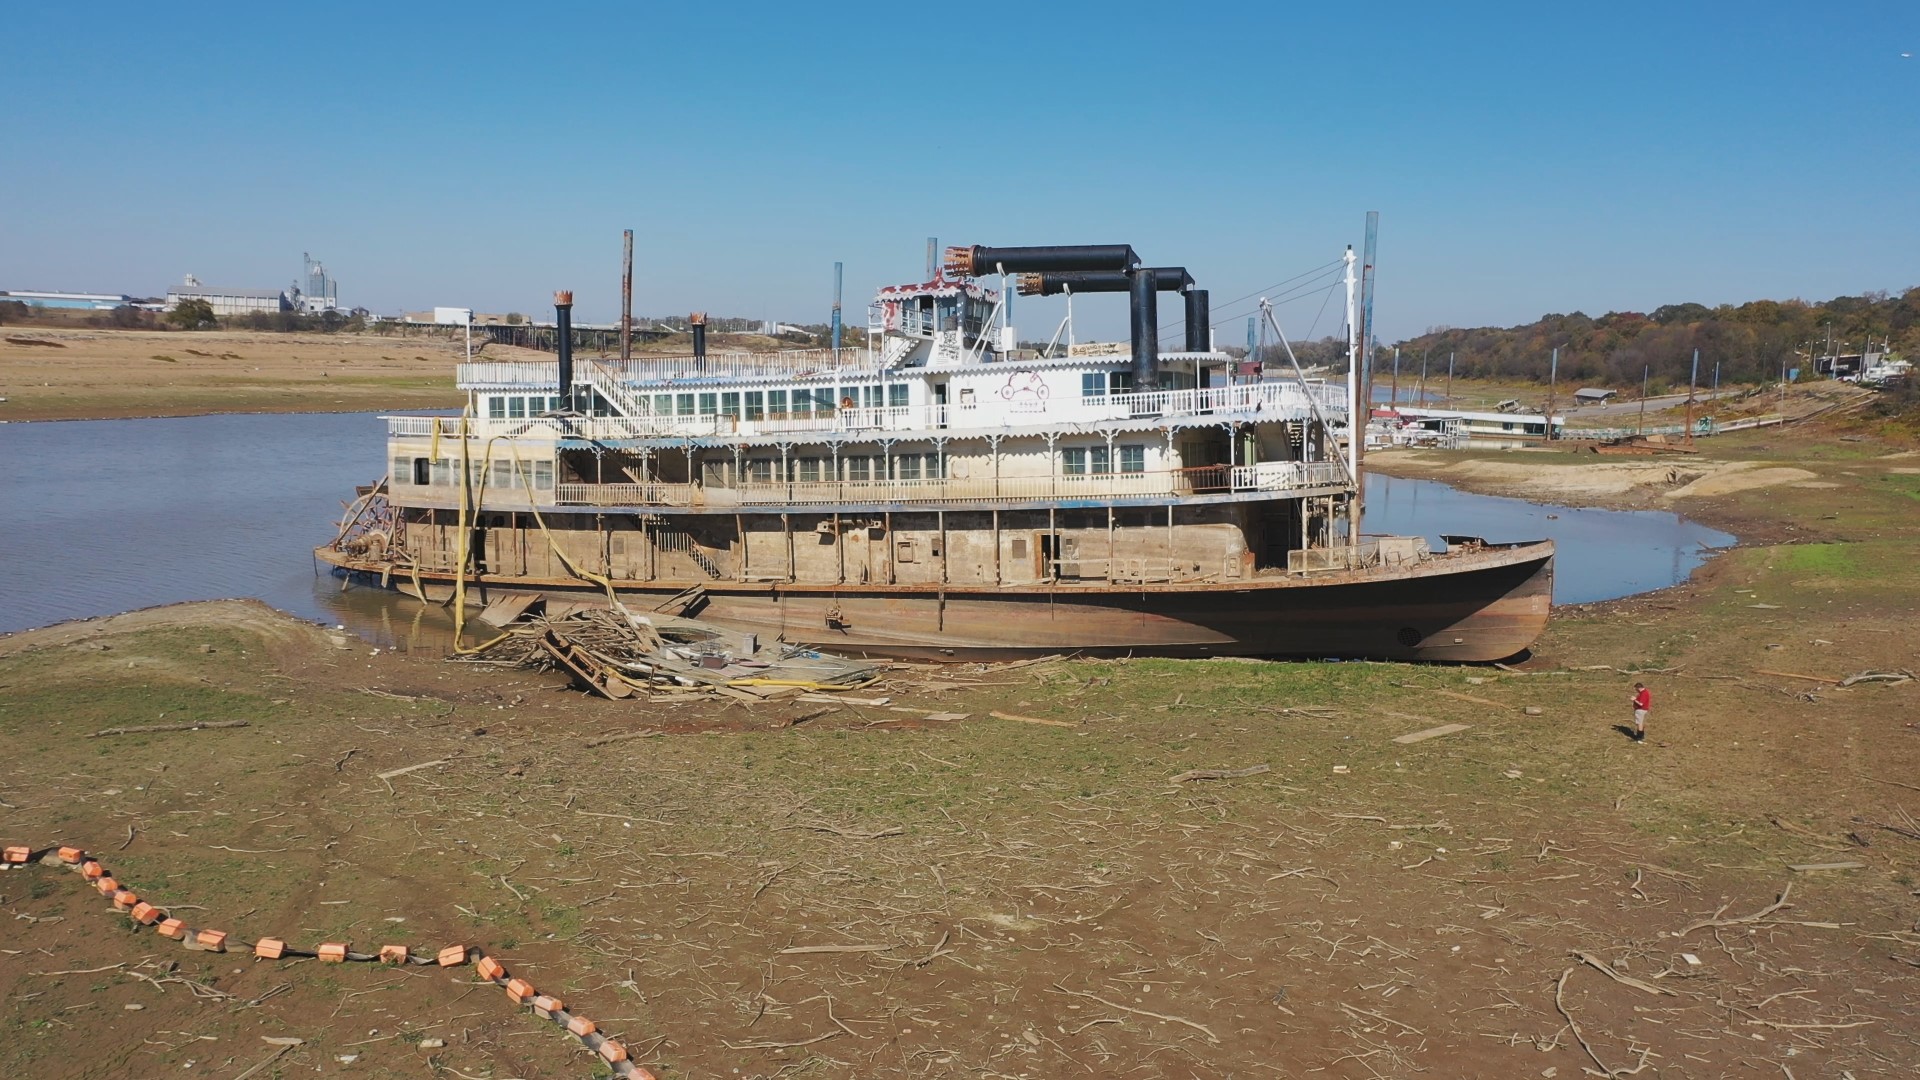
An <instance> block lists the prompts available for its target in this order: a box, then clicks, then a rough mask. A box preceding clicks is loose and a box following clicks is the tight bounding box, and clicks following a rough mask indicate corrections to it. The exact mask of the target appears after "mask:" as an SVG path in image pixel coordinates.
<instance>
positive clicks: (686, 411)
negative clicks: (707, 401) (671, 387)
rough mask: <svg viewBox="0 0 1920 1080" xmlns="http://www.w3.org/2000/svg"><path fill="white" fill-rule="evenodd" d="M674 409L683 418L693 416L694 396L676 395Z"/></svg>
mask: <svg viewBox="0 0 1920 1080" xmlns="http://www.w3.org/2000/svg"><path fill="white" fill-rule="evenodd" d="M673 408H674V411H675V412H677V413H679V414H680V415H681V416H692V415H693V395H692V394H675V395H674V397H673Z"/></svg>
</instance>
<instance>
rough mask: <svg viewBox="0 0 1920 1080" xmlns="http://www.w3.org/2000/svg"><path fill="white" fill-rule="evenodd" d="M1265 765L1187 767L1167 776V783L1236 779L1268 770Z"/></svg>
mask: <svg viewBox="0 0 1920 1080" xmlns="http://www.w3.org/2000/svg"><path fill="white" fill-rule="evenodd" d="M1268 768H1269V767H1268V766H1266V765H1249V766H1247V767H1246V768H1244V769H1188V770H1187V771H1186V772H1183V773H1179V774H1176V775H1174V776H1169V777H1167V783H1169V784H1184V783H1186V782H1188V781H1189V780H1236V779H1239V778H1240V777H1242V776H1258V775H1260V774H1261V773H1263V772H1266V771H1268Z"/></svg>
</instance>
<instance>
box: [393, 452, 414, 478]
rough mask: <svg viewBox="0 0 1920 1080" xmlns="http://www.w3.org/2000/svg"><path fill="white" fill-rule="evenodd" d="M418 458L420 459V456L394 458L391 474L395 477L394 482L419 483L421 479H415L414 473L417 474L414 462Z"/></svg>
mask: <svg viewBox="0 0 1920 1080" xmlns="http://www.w3.org/2000/svg"><path fill="white" fill-rule="evenodd" d="M418 460H419V459H418V458H409V457H404V456H403V457H397V458H394V459H393V472H392V473H391V474H390V475H391V476H392V477H393V482H394V483H396V484H417V483H419V482H420V481H418V480H416V479H414V474H415V467H414V462H415V461H418Z"/></svg>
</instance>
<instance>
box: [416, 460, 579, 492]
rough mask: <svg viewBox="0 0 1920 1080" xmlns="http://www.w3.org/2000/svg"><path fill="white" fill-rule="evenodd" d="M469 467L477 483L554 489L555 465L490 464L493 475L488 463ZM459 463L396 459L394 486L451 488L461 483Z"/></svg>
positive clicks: (545, 462)
mask: <svg viewBox="0 0 1920 1080" xmlns="http://www.w3.org/2000/svg"><path fill="white" fill-rule="evenodd" d="M467 468H468V470H469V471H470V473H471V479H472V480H473V482H474V483H476V484H477V483H479V482H480V481H481V480H483V479H484V480H485V481H486V482H487V486H489V487H492V488H520V489H522V490H524V489H525V488H526V487H527V483H528V481H532V483H533V488H534V490H535V491H552V490H553V462H551V461H527V462H521V463H518V464H516V463H515V462H513V461H512V460H507V461H499V460H496V461H494V462H492V463H491V470H492V471H491V475H489V474H488V468H489V466H488V464H487V463H484V462H479V461H470V462H468V463H467ZM459 472H460V462H459V460H458V459H457V458H424V457H404V456H402V457H396V458H394V459H393V474H392V476H393V479H392V481H391V482H392V483H393V484H395V485H402V484H412V485H414V486H416V487H452V486H453V485H454V484H456V483H458V482H459Z"/></svg>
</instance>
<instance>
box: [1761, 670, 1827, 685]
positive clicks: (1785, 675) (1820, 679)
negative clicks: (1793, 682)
mask: <svg viewBox="0 0 1920 1080" xmlns="http://www.w3.org/2000/svg"><path fill="white" fill-rule="evenodd" d="M1753 673H1754V674H1755V675H1772V676H1774V677H1776V678H1781V679H1805V680H1807V681H1808V682H1817V683H1826V684H1827V685H1828V686H1839V685H1840V684H1841V683H1842V682H1844V681H1845V680H1843V679H1829V678H1827V677H1826V676H1825V675H1796V674H1794V673H1793V672H1791V671H1768V670H1767V669H1766V668H1754V669H1753Z"/></svg>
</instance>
